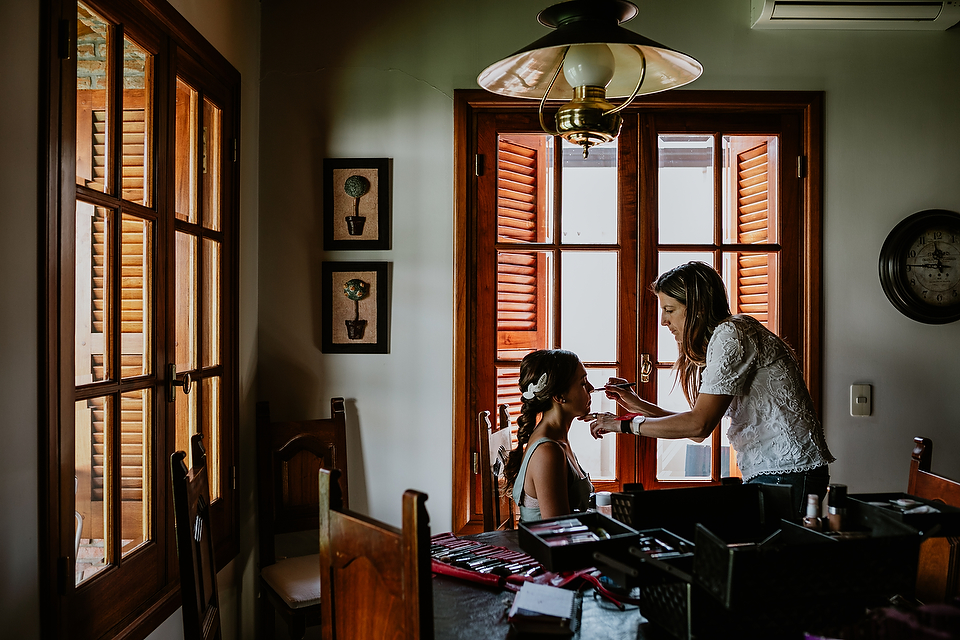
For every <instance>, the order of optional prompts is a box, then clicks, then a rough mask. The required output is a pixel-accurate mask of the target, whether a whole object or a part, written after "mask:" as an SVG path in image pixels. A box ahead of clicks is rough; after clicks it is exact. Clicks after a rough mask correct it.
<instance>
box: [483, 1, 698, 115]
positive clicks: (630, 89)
mask: <svg viewBox="0 0 960 640" xmlns="http://www.w3.org/2000/svg"><path fill="white" fill-rule="evenodd" d="M636 15H637V7H636V5H634V4H633V3H631V2H627V1H626V0H568V1H567V2H561V3H559V4H555V5H553V6H551V7H548V8H546V9H544V10H543V11H541V12H540V14H539V15H538V16H537V19H538V20H539V21H540V23H541V24H543V25H544V26H547V27H551V28H553V31H551V32H550V33H548V34H547V35H545V36H543V37H542V38H540V39H539V40H537V41H536V42H534V43H532V44H530V45H528V46H526V47H524V48H523V49H521V50H520V51H517V52H516V53H514V54H513V55H511V56H508V57H507V58H504V59H503V60H500V61H499V62H495V63H493V64H491V65H490V66H488V67H487V68H486V69H484V70H483V71H482V72H481V73H480V75H479V77H478V78H477V84H479V85H480V86H481V87H483V88H484V89H486V90H487V91H490V92H492V93H496V94H499V95H503V96H512V97H516V98H533V99H537V100H539V99H541V98H543V95H544V93H545V92H546V91H547V89H548V87H549V86H550V82H551V81H553V79H554V77H556V81H555V82H554V85H553V88H552V89H551V90H550V98H549V99H558V100H565V99H569V97H570V95H571V94H572V93H573V87H572V86H571V85H570V83H569V82H568V80H567V78H566V77H565V75H564V74H563V73H561V74H559V75H557V69H558V67H559V66H560V65H561V64H562V61H563V59H564V56H565V55H567V51H568V49H569V48H571V47H573V46H574V45H583V44H604V45H607V47H609V49H610V52H611V53H612V54H613V61H614V73H613V77H612V79H611V80H610V82H609V84H607V86H606V96H607V97H608V98H626V97H630V96H632V95H634V92H635V89H636V88H637V82H638V77H639V75H640V69H641V65H642V61H643V60H644V59H645V60H646V74H645V77H644V80H643V84H642V85H641V87H640V89H639V91H636V93H637V95H639V94H645V93H657V92H659V91H666V90H667V89H675V88H676V87H682V86H683V85H685V84H688V83H690V82H693V81H694V80H696V79H697V78H698V77H699V76H700V74H701V73H703V66H702V65H701V64H700V63H699V62H698V61H697V60H696V59H694V58H692V57H691V56H688V55H687V54H685V53H681V52H679V51H676V50H674V49H671V48H669V47H666V46H664V45H662V44H659V43H657V42H654V41H653V40H650V39H648V38H645V37H643V36H641V35H639V34H637V33H634V32H633V31H630V30H629V29H626V28H624V27H622V26H620V24H621V23H623V22H626V21H628V20H630V19H632V18H633V17H634V16H636ZM571 50H572V49H571ZM641 56H642V57H641Z"/></svg>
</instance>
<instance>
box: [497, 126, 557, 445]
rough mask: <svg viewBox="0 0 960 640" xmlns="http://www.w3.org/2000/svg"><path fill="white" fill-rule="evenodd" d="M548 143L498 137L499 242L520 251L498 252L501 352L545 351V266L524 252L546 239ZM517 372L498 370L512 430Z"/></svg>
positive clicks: (529, 138)
mask: <svg viewBox="0 0 960 640" xmlns="http://www.w3.org/2000/svg"><path fill="white" fill-rule="evenodd" d="M546 143H547V139H546V137H545V136H543V135H516V136H500V137H499V139H498V144H497V236H498V238H497V240H498V242H500V243H516V244H517V248H516V250H514V249H510V250H501V251H498V252H497V348H498V349H501V350H509V351H514V352H527V351H532V350H534V349H542V348H544V347H546V346H547V345H546V335H547V331H546V323H545V319H546V301H547V295H546V293H547V292H546V287H547V280H546V276H547V263H546V257H545V256H544V254H543V253H541V252H536V251H523V250H522V248H523V247H522V245H523V244H525V243H533V242H538V241H540V240H542V239H543V237H544V235H545V225H546V220H545V218H546V216H545V214H544V212H545V210H546V202H545V200H546V198H545V194H544V193H543V185H544V184H545V183H546V179H545V172H546V169H547V167H546V164H547V163H546V162H545V161H544V157H545V153H546ZM518 375H519V370H518V369H516V368H513V367H511V368H498V369H497V404H498V405H503V404H505V405H507V406H508V408H509V413H510V417H511V423H512V428H513V431H516V417H517V415H519V413H520V391H519V389H518V388H517V376H518Z"/></svg>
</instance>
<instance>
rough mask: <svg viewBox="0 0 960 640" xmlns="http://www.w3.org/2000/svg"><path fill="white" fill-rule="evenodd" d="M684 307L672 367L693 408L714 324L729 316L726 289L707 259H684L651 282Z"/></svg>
mask: <svg viewBox="0 0 960 640" xmlns="http://www.w3.org/2000/svg"><path fill="white" fill-rule="evenodd" d="M651 288H652V289H653V292H654V293H663V294H665V295H668V296H670V297H671V298H673V299H675V300H677V301H678V302H679V303H680V304H682V305H684V306H685V307H686V319H685V321H684V324H683V332H682V334H681V335H680V343H679V345H678V346H679V352H680V354H679V356H678V357H677V361H676V363H674V365H673V366H674V369H676V371H677V381H678V382H679V383H680V388H681V389H683V395H684V396H685V397H686V398H687V402H688V403H689V404H690V406H691V407H693V405H694V403H696V401H697V396H698V395H699V394H700V372H701V370H702V369H703V367H704V365H706V364H707V344H708V343H709V342H710V337H711V336H712V335H713V330H714V329H716V328H717V325H718V324H720V323H721V322H723V321H724V320H726V319H727V318H729V317H730V303H729V302H728V300H727V288H726V287H725V286H724V284H723V279H722V278H721V277H720V274H719V273H717V272H716V270H715V269H714V268H713V267H711V266H710V265H709V264H707V263H706V262H697V261H694V262H687V263H686V264H682V265H680V266H679V267H674V268H673V269H671V270H670V271H667V272H665V273H663V274H661V275H660V277H659V278H657V279H656V280H655V281H654V282H653V284H652V285H651Z"/></svg>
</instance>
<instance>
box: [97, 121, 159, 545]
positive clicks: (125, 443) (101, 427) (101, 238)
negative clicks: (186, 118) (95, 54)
mask: <svg viewBox="0 0 960 640" xmlns="http://www.w3.org/2000/svg"><path fill="white" fill-rule="evenodd" d="M105 120H106V117H105V112H104V111H103V110H101V109H94V110H93V112H92V127H93V131H92V133H93V154H92V156H93V158H92V159H93V173H94V182H96V183H97V184H96V185H91V186H94V187H95V188H98V189H101V190H102V189H103V184H104V179H105V176H104V172H105V166H106V156H105V145H104V135H105V134H104V127H103V123H104V121H105ZM144 136H145V118H144V110H143V109H125V110H124V111H123V158H122V163H123V166H122V168H121V172H122V175H121V185H120V187H121V189H122V190H123V197H124V199H127V200H132V201H134V202H141V201H142V200H143V188H144V175H145V171H146V167H145V163H144V141H145V137H144ZM120 234H121V235H120V254H121V255H120V259H121V260H122V261H123V274H124V277H123V278H122V279H121V285H120V286H121V290H120V331H121V334H123V335H124V336H126V335H136V336H143V334H144V327H143V317H144V313H143V312H144V309H143V304H144V299H145V295H144V287H145V284H146V283H145V282H144V273H145V266H146V265H145V261H146V257H147V252H146V247H144V244H143V234H142V233H141V232H140V228H139V227H138V226H137V225H131V224H129V223H127V222H125V221H124V222H122V223H121V228H120ZM106 242H107V238H106V233H105V221H104V220H102V219H98V220H96V221H95V222H94V229H93V237H92V238H91V250H92V253H93V255H92V266H93V274H92V276H93V281H92V286H93V291H92V305H93V306H92V312H93V318H92V319H91V320H92V322H91V326H92V331H93V333H98V334H101V335H103V334H105V333H106V330H107V327H106V325H105V318H104V311H105V309H106V302H105V296H106V295H107V291H106V289H105V286H104V283H105V278H106V276H107V273H106V267H107V265H106V255H107V251H106ZM118 267H119V265H116V266H114V268H118ZM122 342H123V341H121V343H122ZM120 346H121V348H122V344H121V345H120ZM133 351H134V352H133V353H121V354H120V366H121V371H120V375H126V376H129V375H135V374H136V372H138V371H142V369H143V356H142V353H143V350H142V348H141V349H134V350H133ZM91 358H92V360H93V370H94V372H95V373H96V376H95V378H96V379H98V380H105V379H106V363H105V362H104V354H102V353H94V354H91ZM90 402H91V404H92V405H94V407H95V408H94V411H93V414H92V416H93V417H92V421H91V424H90V428H91V430H92V442H93V449H92V451H91V476H92V491H93V494H92V496H91V499H92V500H95V501H99V500H103V483H104V463H105V460H104V455H105V450H104V447H105V442H106V434H105V429H106V416H104V406H103V398H96V399H93V400H91V401H90ZM117 410H118V411H119V418H120V420H119V422H118V424H119V425H120V465H119V466H118V468H119V471H120V474H121V479H120V499H121V500H126V501H129V500H133V501H138V502H139V501H141V500H142V499H143V477H144V473H143V461H144V460H145V459H146V457H145V456H144V453H145V452H144V442H143V411H144V408H143V402H142V401H141V400H139V399H136V398H132V397H129V396H124V397H123V399H122V400H121V406H120V407H119V408H118V409H117ZM94 529H96V526H95V527H94Z"/></svg>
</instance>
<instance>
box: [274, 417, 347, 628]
mask: <svg viewBox="0 0 960 640" xmlns="http://www.w3.org/2000/svg"><path fill="white" fill-rule="evenodd" d="M346 447H347V436H346V417H345V413H344V407H343V398H333V399H332V400H331V401H330V418H325V419H319V420H303V421H299V422H294V421H289V422H271V421H270V404H269V403H267V402H259V403H257V471H258V474H259V478H258V482H257V484H258V503H259V512H260V515H259V522H260V528H259V533H260V543H259V550H260V630H261V632H260V637H261V638H273V635H274V626H275V616H276V615H277V614H279V615H280V617H281V618H282V619H283V620H284V622H286V625H287V629H288V632H289V635H290V638H292V639H293V640H300V638H303V636H304V634H305V633H306V628H307V627H308V626H316V625H318V624H320V616H321V606H320V572H319V564H318V563H319V557H318V555H317V554H315V553H313V554H306V555H299V556H293V557H285V558H284V557H279V558H278V557H277V545H276V537H277V535H278V534H286V533H292V532H298V531H309V532H316V531H317V529H318V527H319V526H320V506H319V505H320V503H319V494H318V493H317V491H318V490H317V473H318V471H319V470H320V469H321V468H324V469H336V470H338V471H339V482H335V483H334V485H333V490H332V491H331V493H332V494H333V499H334V500H335V503H334V505H333V506H334V508H342V507H344V506H347V503H348V497H347V451H346Z"/></svg>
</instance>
